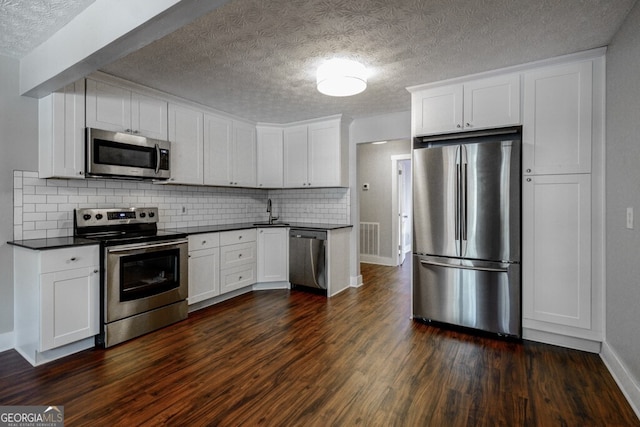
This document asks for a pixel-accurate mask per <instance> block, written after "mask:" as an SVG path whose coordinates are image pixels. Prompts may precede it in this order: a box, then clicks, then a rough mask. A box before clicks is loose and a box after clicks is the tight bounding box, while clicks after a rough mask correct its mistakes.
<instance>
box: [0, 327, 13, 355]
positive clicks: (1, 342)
mask: <svg viewBox="0 0 640 427" xmlns="http://www.w3.org/2000/svg"><path fill="white" fill-rule="evenodd" d="M15 346H16V336H15V334H14V333H13V331H11V332H5V333H3V334H0V352H2V351H7V350H11V349H12V348H14V347H15Z"/></svg>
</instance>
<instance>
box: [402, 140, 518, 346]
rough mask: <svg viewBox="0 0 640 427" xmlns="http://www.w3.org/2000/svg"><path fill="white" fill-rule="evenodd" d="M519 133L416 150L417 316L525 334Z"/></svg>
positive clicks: (424, 143)
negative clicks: (521, 261)
mask: <svg viewBox="0 0 640 427" xmlns="http://www.w3.org/2000/svg"><path fill="white" fill-rule="evenodd" d="M521 145H522V144H521V130H520V128H508V129H504V128H503V129H497V130H493V131H477V132H472V133H464V134H456V135H446V136H435V137H418V138H415V139H414V145H413V221H414V226H413V283H412V298H413V301H412V305H413V318H414V319H416V318H417V319H421V320H425V321H436V322H442V323H446V324H452V325H458V326H464V327H468V328H474V329H479V330H484V331H488V332H494V333H497V334H501V335H507V336H515V337H520V336H521V334H522V333H521V331H522V321H521V269H520V259H521V258H520V254H521V250H520V223H521V220H520V205H521V202H520V179H521V178H520V176H521V174H520V168H521Z"/></svg>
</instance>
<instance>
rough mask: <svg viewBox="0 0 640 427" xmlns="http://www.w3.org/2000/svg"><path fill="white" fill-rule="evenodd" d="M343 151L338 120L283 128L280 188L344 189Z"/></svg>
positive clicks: (344, 164) (345, 177) (345, 155)
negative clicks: (282, 172)
mask: <svg viewBox="0 0 640 427" xmlns="http://www.w3.org/2000/svg"><path fill="white" fill-rule="evenodd" d="M345 149H346V145H344V146H343V144H342V135H341V120H340V119H339V118H338V119H330V120H323V121H318V122H313V123H310V124H306V125H297V126H292V127H288V128H285V129H284V187H293V188H300V187H303V188H304V187H344V186H346V180H347V178H348V176H347V165H346V162H347V153H346V151H345Z"/></svg>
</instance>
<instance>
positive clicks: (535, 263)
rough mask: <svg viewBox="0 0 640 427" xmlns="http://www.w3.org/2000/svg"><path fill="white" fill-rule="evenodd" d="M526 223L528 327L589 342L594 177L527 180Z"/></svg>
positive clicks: (525, 314) (524, 266) (525, 306)
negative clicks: (592, 183)
mask: <svg viewBox="0 0 640 427" xmlns="http://www.w3.org/2000/svg"><path fill="white" fill-rule="evenodd" d="M522 223H523V235H522V252H523V253H522V255H523V263H522V269H523V277H522V283H523V317H524V321H523V323H524V324H523V326H524V327H525V328H533V329H536V330H539V331H540V330H541V331H547V332H552V333H557V332H562V333H564V334H567V335H573V336H577V337H580V336H581V335H584V337H585V338H589V334H588V333H586V334H581V332H580V330H583V332H587V331H589V330H590V328H591V327H592V322H591V318H592V313H591V309H592V283H591V266H592V262H591V175H590V174H574V175H540V176H529V177H526V178H525V179H524V182H523V218H522ZM558 326H560V327H567V328H570V329H564V330H563V329H559V328H558Z"/></svg>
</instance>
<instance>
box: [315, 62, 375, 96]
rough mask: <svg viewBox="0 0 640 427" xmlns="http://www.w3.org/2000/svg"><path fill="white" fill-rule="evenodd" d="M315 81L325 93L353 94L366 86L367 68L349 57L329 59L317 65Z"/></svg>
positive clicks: (331, 94) (321, 91)
mask: <svg viewBox="0 0 640 427" xmlns="http://www.w3.org/2000/svg"><path fill="white" fill-rule="evenodd" d="M316 82H317V85H318V86H317V87H318V91H319V92H320V93H323V94H325V95H329V96H351V95H355V94H358V93H360V92H362V91H363V90H365V89H366V88H367V69H366V68H365V66H364V65H362V64H361V63H359V62H357V61H352V60H350V59H339V58H334V59H330V60H328V61H326V62H325V63H324V64H322V65H321V66H320V67H318V71H317V74H316Z"/></svg>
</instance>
